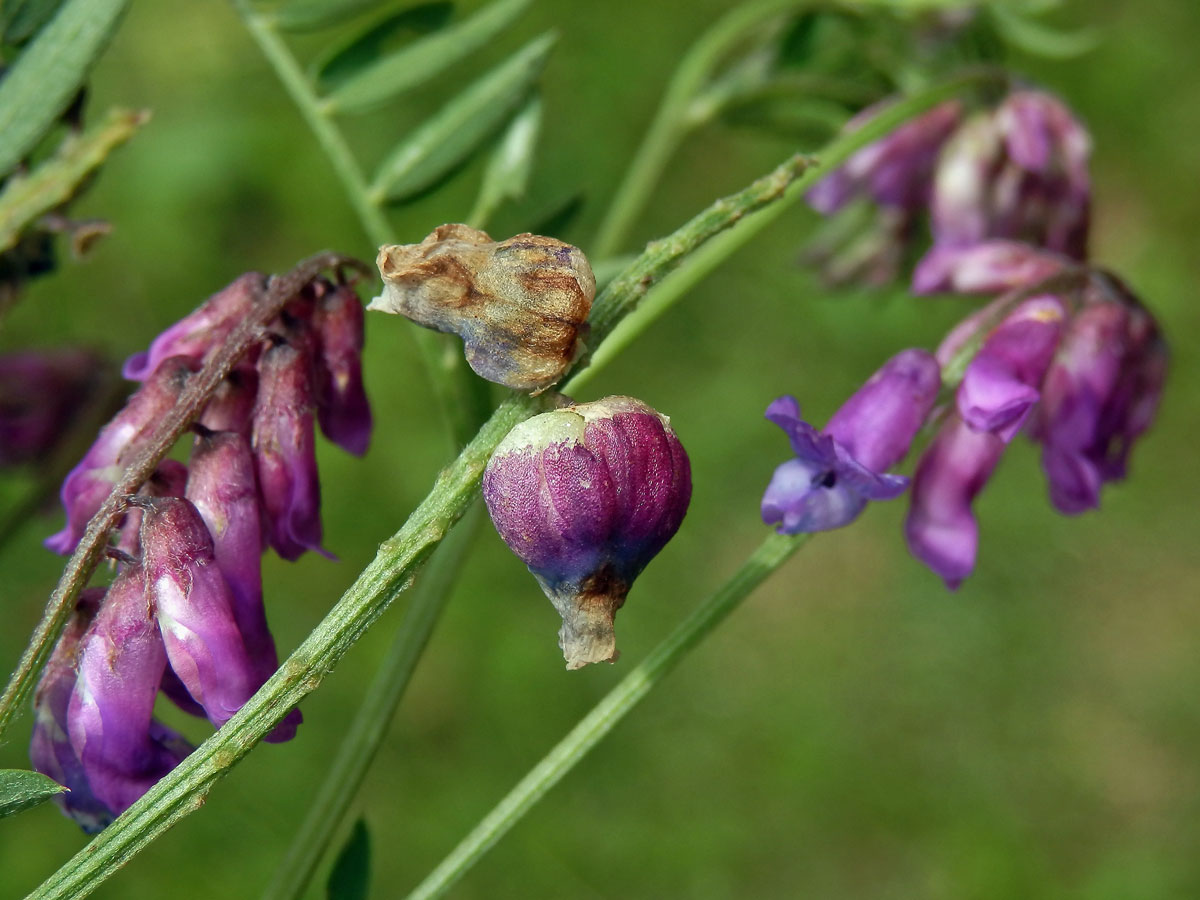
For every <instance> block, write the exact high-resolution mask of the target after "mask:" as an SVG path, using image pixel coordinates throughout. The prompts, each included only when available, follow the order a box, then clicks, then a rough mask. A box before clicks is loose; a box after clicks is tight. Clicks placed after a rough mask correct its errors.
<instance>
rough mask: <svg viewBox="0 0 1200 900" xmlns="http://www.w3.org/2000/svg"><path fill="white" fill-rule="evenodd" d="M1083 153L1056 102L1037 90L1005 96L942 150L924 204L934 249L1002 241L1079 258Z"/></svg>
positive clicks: (1083, 228)
mask: <svg viewBox="0 0 1200 900" xmlns="http://www.w3.org/2000/svg"><path fill="white" fill-rule="evenodd" d="M1090 153H1091V142H1090V139H1089V138H1088V135H1087V132H1086V131H1085V130H1084V129H1083V126H1082V125H1080V124H1079V122H1078V121H1076V120H1075V118H1074V117H1073V116H1072V115H1071V113H1070V111H1069V110H1068V109H1067V108H1066V107H1065V106H1064V105H1063V104H1062V103H1061V102H1059V101H1058V100H1056V99H1055V98H1054V97H1051V96H1050V95H1049V94H1046V93H1043V92H1041V91H1017V92H1015V93H1013V94H1010V95H1009V96H1008V97H1007V98H1006V99H1005V100H1004V102H1003V103H1001V104H1000V106H999V107H997V108H996V109H995V110H993V111H992V112H989V113H979V114H978V115H976V116H975V117H973V118H972V119H970V120H968V121H967V122H966V123H965V124H964V125H963V126H962V127H961V128H960V129H959V130H958V132H957V133H956V134H955V135H954V137H953V138H951V140H950V141H949V142H948V143H947V145H946V147H945V149H944V150H943V152H942V156H941V159H940V160H939V162H938V166H937V172H936V175H935V178H934V189H933V199H932V204H931V205H932V212H933V236H934V242H935V244H936V245H938V246H950V247H968V246H972V245H974V244H978V243H980V242H982V241H986V240H990V239H994V238H1007V239H1012V240H1017V241H1024V242H1026V243H1029V244H1032V245H1034V246H1037V247H1042V248H1045V249H1047V250H1051V251H1054V252H1057V253H1062V254H1065V255H1066V256H1069V257H1072V258H1074V259H1083V258H1085V256H1086V253H1087V233H1088V223H1089V219H1090V210H1091V187H1090V182H1089V177H1088V157H1089V155H1090Z"/></svg>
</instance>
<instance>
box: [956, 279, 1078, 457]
mask: <svg viewBox="0 0 1200 900" xmlns="http://www.w3.org/2000/svg"><path fill="white" fill-rule="evenodd" d="M1065 319H1066V310H1065V309H1064V308H1063V304H1062V301H1061V300H1059V299H1058V298H1057V297H1052V296H1048V295H1046V296H1041V297H1034V298H1032V299H1030V300H1027V301H1025V302H1024V303H1022V304H1021V305H1020V306H1018V307H1017V308H1016V310H1014V311H1013V313H1012V314H1011V315H1009V316H1008V318H1006V319H1005V320H1004V321H1003V322H1001V323H1000V325H999V326H998V327H997V328H996V329H995V330H994V331H993V332H992V333H991V334H990V335H988V337H987V339H986V340H985V341H984V343H983V346H982V347H980V349H979V352H978V353H977V354H976V355H975V358H974V359H972V360H971V362H970V363H969V364H968V365H967V368H966V371H965V372H964V373H963V380H962V383H961V384H960V385H959V387H958V394H957V398H956V399H957V403H958V411H959V414H960V415H961V416H962V418H963V421H964V422H966V423H967V425H968V426H970V427H971V428H974V429H975V430H976V431H991V432H994V433H995V434H997V435H998V436H999V437H1000V438H1001V439H1002V440H1003V441H1004V442H1005V443H1007V442H1008V441H1010V440H1012V437H1013V435H1014V434H1016V433H1017V431H1019V430H1020V428H1021V426H1022V425H1023V424H1024V422H1025V418H1026V416H1028V415H1029V412H1030V410H1032V409H1033V405H1034V404H1035V403H1037V401H1038V398H1039V397H1040V396H1041V392H1040V390H1039V386H1040V385H1041V382H1042V378H1043V376H1044V375H1045V374H1046V369H1047V367H1048V366H1049V365H1050V361H1051V360H1052V359H1053V358H1054V351H1055V349H1056V348H1057V347H1058V342H1059V338H1060V337H1061V336H1062V330H1063V323H1064V320H1065Z"/></svg>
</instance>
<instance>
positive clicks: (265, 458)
mask: <svg viewBox="0 0 1200 900" xmlns="http://www.w3.org/2000/svg"><path fill="white" fill-rule="evenodd" d="M311 368H312V366H311V360H310V358H309V357H308V355H307V354H306V353H304V352H303V351H302V350H301V349H299V348H298V347H296V346H293V345H292V344H290V343H287V342H283V343H278V344H275V345H274V346H272V347H270V348H269V349H268V350H267V351H266V352H265V353H263V355H262V358H261V359H260V360H259V362H258V369H259V388H258V402H257V403H256V405H255V407H254V418H253V441H252V446H253V449H254V466H255V471H256V474H257V476H258V486H259V491H260V492H261V496H262V504H263V512H264V513H265V515H266V520H267V521H266V531H267V539H268V542H269V543H270V545H271V546H272V547H274V548H275V552H276V553H278V554H279V555H280V556H282V557H283V558H284V559H288V560H294V559H299V558H300V556H301V555H302V554H303V553H304V551H305V550H316V551H317V552H318V553H325V554H326V555H329V554H328V553H326V551H325V550H323V549H322V548H321V532H322V528H321V482H320V480H319V478H318V475H317V455H316V453H317V452H316V436H315V434H314V431H313V406H314V403H313V394H312V381H311Z"/></svg>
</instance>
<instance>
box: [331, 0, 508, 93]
mask: <svg viewBox="0 0 1200 900" xmlns="http://www.w3.org/2000/svg"><path fill="white" fill-rule="evenodd" d="M529 2H530V0H495V2H493V3H491V4H490V5H488V6H486V7H484V8H483V9H482V10H480V11H479V12H477V13H476V14H475V15H474V16H472V17H471V18H469V19H467V20H466V21H464V22H460V23H459V24H457V25H452V26H450V27H449V28H446V29H443V30H442V31H439V32H437V33H436V34H434V35H431V36H430V37H427V38H425V39H424V40H422V41H419V42H417V43H416V44H413V45H411V46H409V47H405V48H404V49H402V50H398V51H397V52H395V53H393V54H391V55H389V56H385V57H383V58H382V59H380V60H378V61H377V62H375V63H374V64H373V65H371V66H368V67H367V68H365V69H363V71H361V72H359V73H358V74H357V75H355V76H354V77H353V78H350V79H348V80H347V81H346V82H345V83H344V84H343V85H342V86H341V87H339V88H338V89H337V90H336V91H334V92H333V93H332V94H330V95H329V96H328V98H326V101H325V102H326V104H327V111H329V112H335V113H358V112H366V111H368V110H371V109H375V108H376V107H378V106H379V105H380V104H381V103H386V102H387V101H388V100H390V99H392V98H393V97H395V96H396V95H397V94H400V93H402V92H403V91H407V90H409V89H410V88H413V87H416V86H417V85H418V84H422V83H424V82H426V81H428V80H430V79H431V78H433V77H434V76H435V75H437V74H439V73H440V72H443V71H445V70H446V69H448V68H450V66H452V65H454V64H455V63H457V62H459V61H460V60H463V59H466V58H467V57H468V56H470V55H471V54H472V53H474V52H475V51H476V50H479V49H480V48H481V47H483V46H485V45H486V44H487V43H488V42H489V41H490V40H492V38H494V37H496V35H498V34H499V33H500V32H501V31H503V30H504V29H505V28H506V27H507V26H508V25H509V24H511V23H512V22H513V21H515V20H516V18H517V16H519V15H520V14H521V13H522V12H524V11H525V9H526V7H528V6H529Z"/></svg>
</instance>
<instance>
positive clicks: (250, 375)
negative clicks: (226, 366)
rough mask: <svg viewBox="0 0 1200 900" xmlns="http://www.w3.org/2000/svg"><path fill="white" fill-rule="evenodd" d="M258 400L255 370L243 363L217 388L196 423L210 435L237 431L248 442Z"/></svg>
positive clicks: (250, 365)
mask: <svg viewBox="0 0 1200 900" xmlns="http://www.w3.org/2000/svg"><path fill="white" fill-rule="evenodd" d="M257 396H258V370H257V369H256V368H255V367H254V363H252V362H250V361H249V360H243V361H242V362H241V364H239V365H238V366H237V367H236V368H235V369H234V370H233V371H232V372H230V373H229V375H228V377H226V379H225V380H224V381H222V382H221V384H220V385H219V386H218V387H217V390H216V392H215V393H214V394H213V396H212V399H210V400H209V401H208V403H206V404H205V405H204V411H203V412H202V413H200V417H199V418H198V419H197V420H196V421H197V423H198V424H200V425H202V426H204V427H205V428H207V429H209V430H210V431H236V432H237V433H238V434H240V435H242V436H243V437H245V438H246V439H247V440H249V438H250V428H251V422H252V420H253V416H254V401H255V399H256V398H257Z"/></svg>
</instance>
